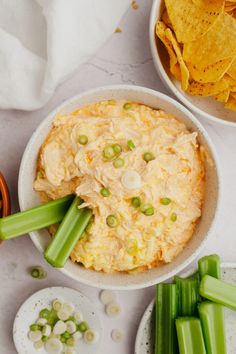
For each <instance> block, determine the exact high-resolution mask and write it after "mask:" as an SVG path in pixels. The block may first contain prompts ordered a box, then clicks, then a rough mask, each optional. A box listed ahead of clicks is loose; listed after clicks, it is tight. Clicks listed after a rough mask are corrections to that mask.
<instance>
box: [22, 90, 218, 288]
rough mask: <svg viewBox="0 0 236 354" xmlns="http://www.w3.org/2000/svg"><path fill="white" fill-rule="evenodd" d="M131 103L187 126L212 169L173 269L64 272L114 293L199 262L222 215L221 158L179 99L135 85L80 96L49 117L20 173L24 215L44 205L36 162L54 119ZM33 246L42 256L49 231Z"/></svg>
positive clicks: (72, 268)
mask: <svg viewBox="0 0 236 354" xmlns="http://www.w3.org/2000/svg"><path fill="white" fill-rule="evenodd" d="M112 98H115V99H127V100H129V101H136V102H140V103H144V104H146V105H148V106H151V107H153V108H161V109H163V110H165V111H167V112H169V113H171V114H173V115H174V116H176V117H177V118H178V119H180V120H181V121H183V122H184V123H185V124H186V126H187V127H188V128H189V129H190V130H194V131H197V132H198V134H199V141H200V143H201V144H203V145H204V146H205V148H206V149H207V150H208V152H209V154H210V156H211V158H212V160H213V162H214V165H213V166H210V164H208V163H206V197H205V203H204V207H203V214H202V217H201V219H200V222H199V223H198V226H197V228H196V230H195V232H194V235H193V237H192V239H191V240H190V242H189V243H188V244H187V246H186V248H185V249H184V250H183V252H182V253H181V254H180V255H179V256H178V257H177V258H176V259H175V260H174V261H173V262H172V263H170V264H166V265H163V266H160V267H157V268H153V269H151V270H149V271H146V272H142V273H139V274H124V273H120V274H118V273H117V274H111V275H109V274H105V273H102V272H95V271H93V270H88V269H85V268H84V267H82V266H79V265H78V264H74V263H72V262H71V261H68V262H67V264H66V266H65V268H63V269H61V271H62V272H63V273H64V274H66V275H68V276H69V277H71V278H72V279H74V280H75V281H78V282H81V283H85V284H88V285H92V286H96V287H99V288H104V289H105V288H110V289H138V288H144V287H147V286H151V285H153V284H155V283H158V282H161V281H164V280H166V279H168V278H170V277H172V276H173V275H175V274H177V273H178V272H180V271H181V270H182V269H184V267H186V266H187V265H188V264H189V263H190V262H192V261H193V260H194V258H196V257H197V255H198V254H199V252H200V251H201V249H202V247H203V246H204V244H205V242H206V239H207V237H208V235H209V231H210V229H212V224H213V221H214V219H215V216H216V212H217V210H218V205H219V199H220V178H219V168H218V159H217V156H216V153H215V150H214V147H213V145H212V143H211V140H210V138H209V136H208V134H207V133H206V131H205V130H204V128H203V127H202V126H201V124H200V123H199V122H198V120H197V119H196V118H194V116H193V115H192V114H191V113H190V112H189V111H188V110H187V109H186V108H184V107H183V106H182V105H181V104H179V103H178V102H176V101H175V100H173V99H171V98H169V97H168V96H166V95H163V94H162V93H160V92H156V91H153V90H150V89H147V88H143V87H136V86H107V87H102V88H97V89H94V90H92V91H88V92H85V93H83V94H80V95H78V96H76V97H74V98H72V99H70V100H68V101H66V102H64V103H63V104H62V105H61V106H60V107H58V108H57V109H56V110H54V111H53V112H52V113H50V114H49V115H48V117H47V118H46V119H45V120H44V121H43V122H42V123H41V124H40V126H39V127H38V129H37V130H36V131H35V132H34V134H33V135H32V137H31V139H30V141H29V143H28V145H27V147H26V150H25V152H24V156H23V159H22V162H21V167H20V174H19V183H18V188H19V203H20V208H21V210H25V209H27V208H31V207H34V206H36V205H37V204H39V203H40V199H39V195H38V193H36V192H35V191H34V190H33V181H34V179H35V170H36V160H37V156H38V152H39V148H40V146H41V144H42V143H43V141H44V139H45V137H46V136H47V134H48V132H49V130H50V129H51V126H52V121H53V119H54V116H55V114H56V113H57V112H58V111H60V112H71V111H73V110H75V109H76V108H77V107H78V106H82V105H84V104H88V103H92V102H96V101H100V100H104V99H112ZM30 237H31V239H32V241H33V242H34V244H35V246H36V247H37V248H38V249H39V250H40V251H41V252H43V251H44V250H45V248H46V246H47V244H48V243H49V240H50V235H49V233H48V231H47V230H46V229H44V230H40V231H35V232H31V233H30Z"/></svg>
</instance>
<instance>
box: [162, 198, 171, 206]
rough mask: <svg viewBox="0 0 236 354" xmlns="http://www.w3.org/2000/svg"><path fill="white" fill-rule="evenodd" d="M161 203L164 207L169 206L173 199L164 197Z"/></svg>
mask: <svg viewBox="0 0 236 354" xmlns="http://www.w3.org/2000/svg"><path fill="white" fill-rule="evenodd" d="M160 202H161V204H163V205H169V204H170V203H171V199H170V198H167V197H164V198H161V199H160Z"/></svg>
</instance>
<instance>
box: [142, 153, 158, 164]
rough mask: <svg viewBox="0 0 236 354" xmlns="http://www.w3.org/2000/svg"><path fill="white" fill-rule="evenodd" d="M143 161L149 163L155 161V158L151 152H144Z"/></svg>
mask: <svg viewBox="0 0 236 354" xmlns="http://www.w3.org/2000/svg"><path fill="white" fill-rule="evenodd" d="M143 159H144V161H146V162H149V161H152V160H155V156H154V155H153V153H152V152H145V153H144V154H143Z"/></svg>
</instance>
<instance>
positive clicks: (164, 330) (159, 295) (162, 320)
mask: <svg viewBox="0 0 236 354" xmlns="http://www.w3.org/2000/svg"><path fill="white" fill-rule="evenodd" d="M155 315H156V319H155V323H156V327H155V354H174V353H178V344H177V337H176V328H175V319H176V317H177V315H178V297H177V288H176V285H175V284H158V285H157V286H156V314H155Z"/></svg>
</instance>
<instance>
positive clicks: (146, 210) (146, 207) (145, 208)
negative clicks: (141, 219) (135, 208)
mask: <svg viewBox="0 0 236 354" xmlns="http://www.w3.org/2000/svg"><path fill="white" fill-rule="evenodd" d="M140 210H141V212H142V213H143V214H144V215H146V216H151V215H153V214H154V211H155V210H154V208H153V206H152V205H151V204H142V205H141V207H140Z"/></svg>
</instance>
